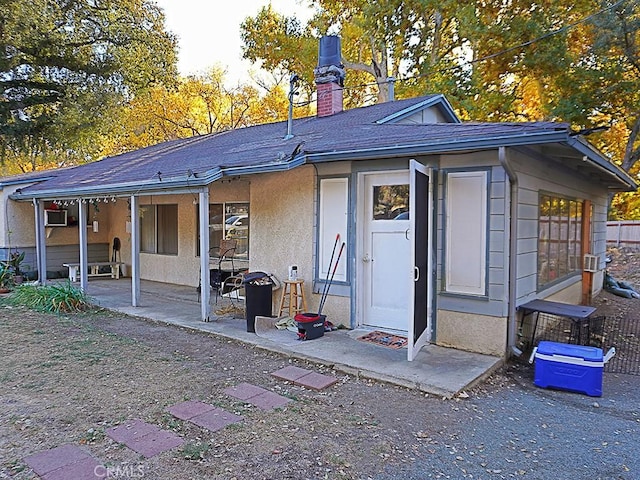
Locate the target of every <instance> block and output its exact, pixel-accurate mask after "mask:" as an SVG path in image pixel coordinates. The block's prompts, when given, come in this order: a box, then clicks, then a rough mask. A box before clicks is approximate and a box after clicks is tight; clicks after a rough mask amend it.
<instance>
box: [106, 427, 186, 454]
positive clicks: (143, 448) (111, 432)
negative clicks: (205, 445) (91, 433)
mask: <svg viewBox="0 0 640 480" xmlns="http://www.w3.org/2000/svg"><path fill="white" fill-rule="evenodd" d="M107 435H108V436H109V437H111V438H112V439H113V440H115V441H116V442H119V443H124V444H125V445H126V446H127V447H129V448H130V449H131V450H133V451H134V452H137V453H139V454H141V455H144V456H145V457H147V458H149V457H153V456H155V455H158V454H160V453H162V452H166V451H167V450H171V449H172V448H175V447H179V446H180V445H182V444H183V442H184V441H183V440H182V438H180V437H179V436H178V435H176V434H175V433H173V432H170V431H168V430H161V429H160V428H158V427H156V426H155V425H151V424H148V423H146V422H143V421H142V420H132V421H130V422H127V423H123V424H122V425H118V426H117V427H112V428H109V429H108V430H107Z"/></svg>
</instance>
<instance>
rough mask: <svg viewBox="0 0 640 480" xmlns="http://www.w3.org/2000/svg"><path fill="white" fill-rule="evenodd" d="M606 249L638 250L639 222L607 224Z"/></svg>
mask: <svg viewBox="0 0 640 480" xmlns="http://www.w3.org/2000/svg"><path fill="white" fill-rule="evenodd" d="M607 247H627V248H633V249H638V250H640V220H622V221H615V222H607Z"/></svg>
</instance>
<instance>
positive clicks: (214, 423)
mask: <svg viewBox="0 0 640 480" xmlns="http://www.w3.org/2000/svg"><path fill="white" fill-rule="evenodd" d="M167 411H168V412H169V413H170V414H171V415H173V416H174V417H177V418H179V419H180V420H186V421H188V422H191V423H193V424H195V425H198V426H199V427H202V428H206V429H207V430H211V431H212V432H216V431H218V430H221V429H223V428H224V427H226V426H227V425H230V424H232V423H238V422H241V421H242V420H244V418H243V417H241V416H240V415H236V414H234V413H230V412H227V411H226V410H223V409H222V408H216V407H214V406H213V405H209V404H208V403H204V402H198V401H194V400H190V401H188V402H182V403H177V404H176V405H172V406H170V407H168V408H167Z"/></svg>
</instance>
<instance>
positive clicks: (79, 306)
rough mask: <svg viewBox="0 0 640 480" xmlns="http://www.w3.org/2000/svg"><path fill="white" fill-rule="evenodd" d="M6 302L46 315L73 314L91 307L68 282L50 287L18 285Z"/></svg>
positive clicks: (83, 295)
mask: <svg viewBox="0 0 640 480" xmlns="http://www.w3.org/2000/svg"><path fill="white" fill-rule="evenodd" d="M6 302H7V303H10V304H12V305H22V306H25V307H27V308H31V309H32V310H37V311H39V312H48V313H73V312H80V311H83V310H87V309H89V308H91V307H92V304H91V302H90V300H89V297H88V296H87V295H86V294H85V293H83V292H82V290H80V289H79V288H77V287H74V286H73V285H71V282H69V281H68V280H67V282H66V283H61V284H52V285H20V286H18V287H16V289H15V290H14V292H13V294H11V295H10V296H9V297H8V298H7V299H6Z"/></svg>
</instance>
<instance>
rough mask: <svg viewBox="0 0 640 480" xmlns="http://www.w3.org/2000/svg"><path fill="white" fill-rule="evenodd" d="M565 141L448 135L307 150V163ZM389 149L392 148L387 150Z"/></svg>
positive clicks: (550, 136) (558, 134)
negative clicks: (361, 146) (429, 140)
mask: <svg viewBox="0 0 640 480" xmlns="http://www.w3.org/2000/svg"><path fill="white" fill-rule="evenodd" d="M566 141H567V133H566V132H565V131H553V132H544V133H528V134H524V135H518V136H513V135H509V136H501V137H492V138H487V139H480V140H479V139H478V138H470V139H464V140H459V141H455V140H452V139H451V138H448V139H443V140H442V141H441V142H435V143H433V142H432V143H426V144H415V145H407V146H402V145H390V146H387V147H375V148H367V149H357V150H355V149H354V150H336V151H333V152H320V153H310V152H308V153H307V158H308V159H309V161H310V162H311V163H320V162H329V161H340V160H360V159H365V158H366V159H375V158H391V157H404V156H411V155H426V154H433V153H449V152H459V151H461V150H485V149H493V148H499V147H515V146H519V145H536V144H540V143H560V142H566ZM390 152H392V153H391V154H390Z"/></svg>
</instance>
